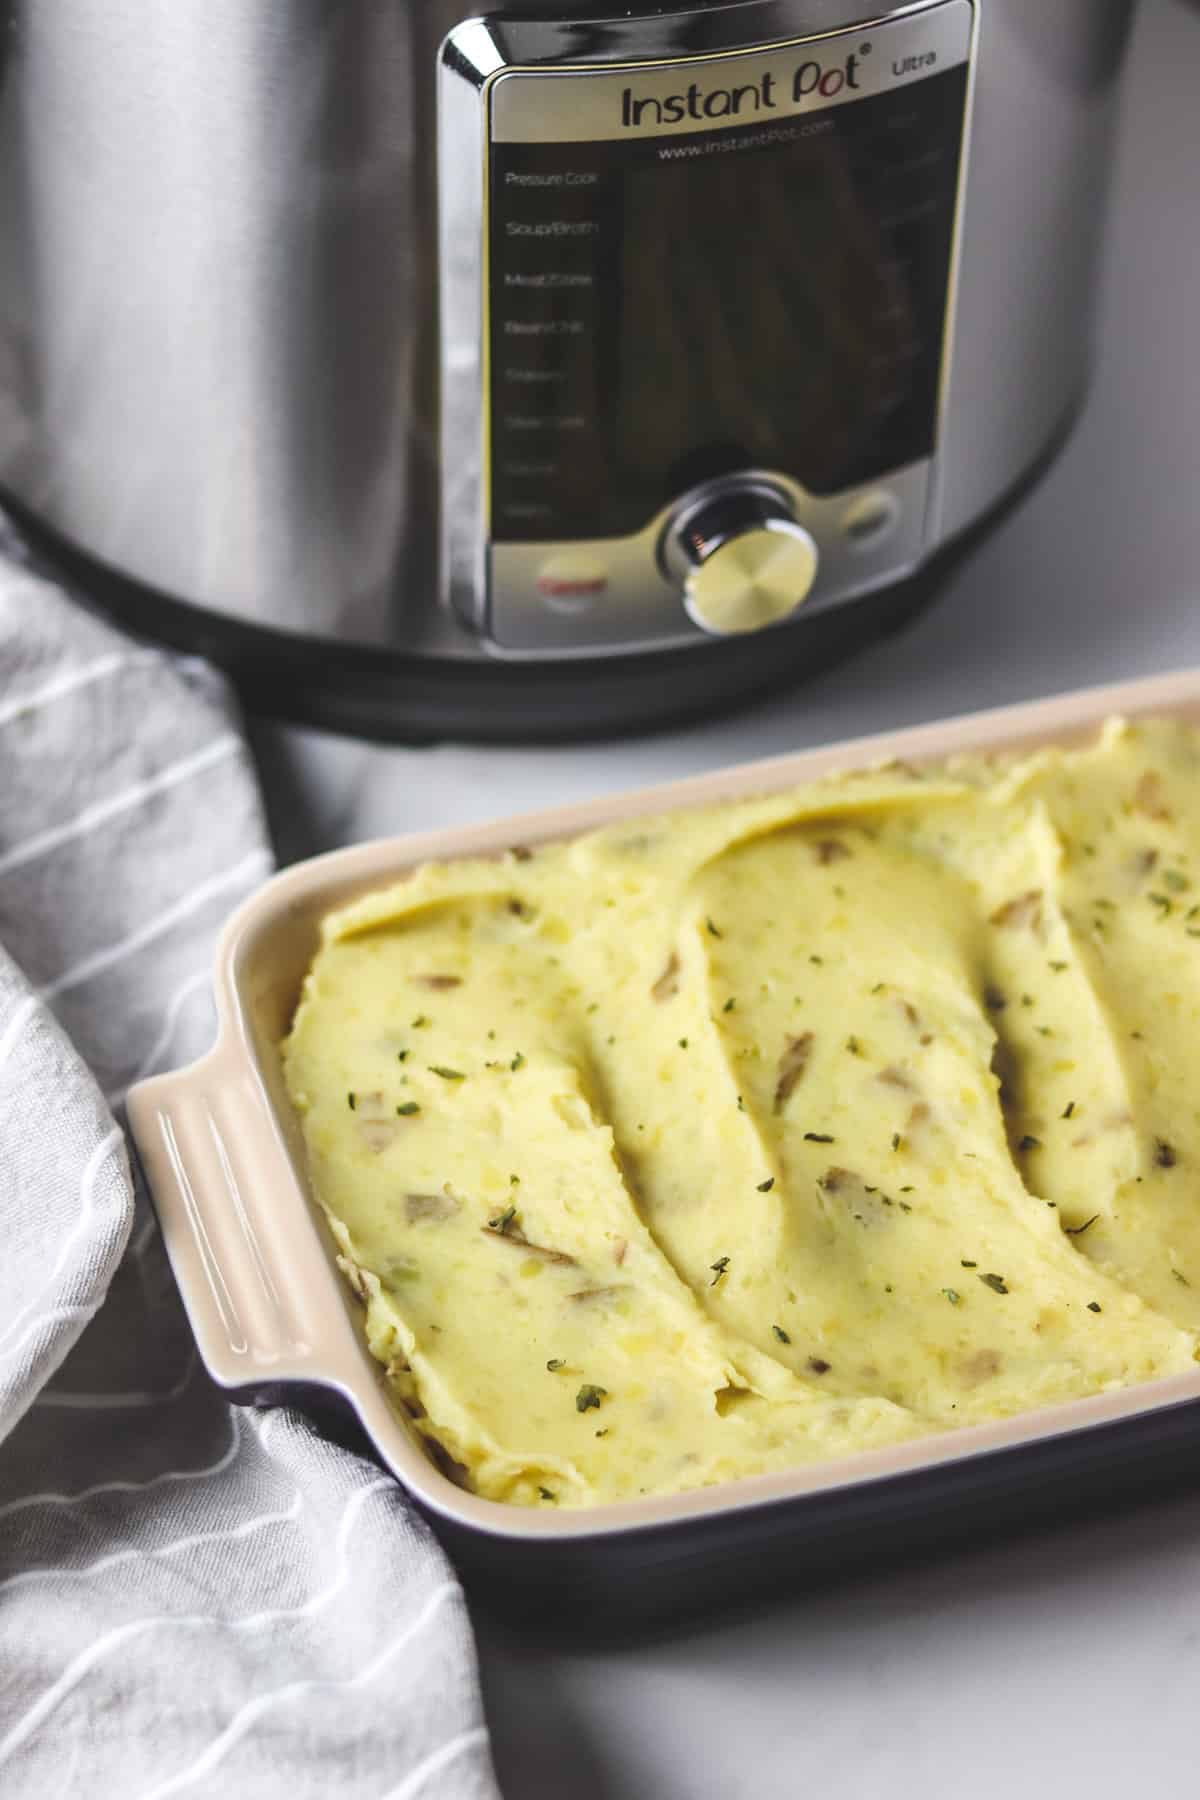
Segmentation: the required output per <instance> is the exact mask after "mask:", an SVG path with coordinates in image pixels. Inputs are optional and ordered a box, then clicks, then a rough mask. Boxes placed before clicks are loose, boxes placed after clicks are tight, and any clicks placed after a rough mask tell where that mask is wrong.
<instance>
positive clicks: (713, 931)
mask: <svg viewBox="0 0 1200 1800" xmlns="http://www.w3.org/2000/svg"><path fill="white" fill-rule="evenodd" d="M704 924H705V927H706V929H707V931H708V935H709V937H715V938H719V937H721V936H722V935H723V933H722V932H721V931H720V930H719V929H718V927H717V926H716V925H714V924H713V922H712V920H711V919H705V921H704Z"/></svg>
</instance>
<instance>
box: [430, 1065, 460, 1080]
mask: <svg viewBox="0 0 1200 1800" xmlns="http://www.w3.org/2000/svg"><path fill="white" fill-rule="evenodd" d="M429 1072H430V1074H431V1075H440V1076H441V1078H442V1080H443V1081H465V1080H466V1079H467V1078H466V1076H465V1075H464V1074H463V1072H462V1070H461V1069H448V1068H447V1067H446V1065H445V1063H430V1065H429Z"/></svg>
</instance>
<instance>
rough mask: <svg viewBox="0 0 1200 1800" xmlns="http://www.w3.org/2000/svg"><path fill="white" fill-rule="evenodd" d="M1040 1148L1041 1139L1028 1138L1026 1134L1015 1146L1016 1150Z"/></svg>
mask: <svg viewBox="0 0 1200 1800" xmlns="http://www.w3.org/2000/svg"><path fill="white" fill-rule="evenodd" d="M1041 1147H1042V1141H1041V1139H1040V1138H1035V1137H1030V1136H1029V1135H1028V1133H1027V1134H1026V1135H1025V1136H1024V1137H1023V1138H1022V1139H1021V1141H1020V1143H1019V1144H1018V1145H1017V1149H1018V1150H1040V1149H1041Z"/></svg>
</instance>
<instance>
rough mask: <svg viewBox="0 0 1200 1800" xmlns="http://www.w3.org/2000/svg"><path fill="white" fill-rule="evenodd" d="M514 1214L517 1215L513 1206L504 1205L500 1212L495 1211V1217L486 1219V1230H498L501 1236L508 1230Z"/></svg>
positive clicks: (514, 1216)
mask: <svg viewBox="0 0 1200 1800" xmlns="http://www.w3.org/2000/svg"><path fill="white" fill-rule="evenodd" d="M516 1216H517V1209H516V1207H515V1206H506V1207H505V1209H504V1211H503V1212H502V1213H497V1214H496V1217H495V1218H494V1219H489V1220H488V1230H489V1231H498V1232H499V1233H500V1235H501V1236H502V1237H503V1235H504V1233H505V1232H506V1231H507V1230H508V1228H509V1226H510V1225H511V1224H512V1222H513V1220H514V1219H515V1218H516Z"/></svg>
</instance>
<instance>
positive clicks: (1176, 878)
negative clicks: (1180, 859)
mask: <svg viewBox="0 0 1200 1800" xmlns="http://www.w3.org/2000/svg"><path fill="white" fill-rule="evenodd" d="M1163 881H1164V883H1165V884H1166V886H1167V887H1169V888H1170V890H1171V892H1172V893H1173V894H1186V893H1187V891H1188V889H1189V888H1190V887H1191V885H1192V884H1191V882H1190V881H1189V880H1188V878H1187V876H1186V875H1181V874H1180V872H1179V870H1178V869H1164V870H1163Z"/></svg>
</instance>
